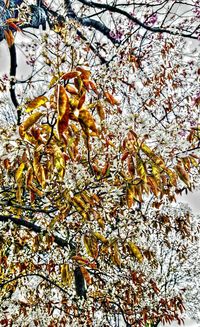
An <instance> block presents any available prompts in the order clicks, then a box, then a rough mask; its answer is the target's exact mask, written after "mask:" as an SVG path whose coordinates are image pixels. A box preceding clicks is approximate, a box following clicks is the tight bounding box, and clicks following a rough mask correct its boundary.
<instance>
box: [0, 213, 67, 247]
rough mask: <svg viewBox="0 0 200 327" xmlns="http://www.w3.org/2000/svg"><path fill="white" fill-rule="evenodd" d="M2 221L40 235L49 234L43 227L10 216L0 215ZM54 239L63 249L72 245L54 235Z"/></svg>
mask: <svg viewBox="0 0 200 327" xmlns="http://www.w3.org/2000/svg"><path fill="white" fill-rule="evenodd" d="M0 221H1V222H13V223H14V224H15V225H17V226H23V227H26V228H28V229H30V230H32V231H33V232H35V233H37V234H40V233H44V234H48V231H47V230H45V229H43V228H42V227H40V226H38V225H35V224H34V223H32V222H30V221H27V220H24V219H22V218H15V217H13V216H12V215H8V216H6V215H0ZM53 238H54V242H55V243H56V244H57V245H59V246H61V247H65V246H69V245H70V244H69V243H68V241H66V240H65V239H63V238H61V237H58V236H56V235H53Z"/></svg>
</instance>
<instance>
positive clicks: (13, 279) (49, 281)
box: [0, 273, 67, 293]
mask: <svg viewBox="0 0 200 327" xmlns="http://www.w3.org/2000/svg"><path fill="white" fill-rule="evenodd" d="M32 276H36V277H40V278H42V279H44V280H46V281H47V282H48V283H50V284H51V285H53V286H55V287H57V288H58V289H59V290H60V291H62V292H64V293H67V292H66V290H64V289H63V288H62V287H60V286H59V285H57V284H56V283H55V282H54V281H52V280H50V279H49V278H47V277H46V276H43V275H41V274H38V273H35V274H34V273H33V274H26V275H19V276H16V277H14V278H12V279H9V280H7V281H6V282H4V283H1V284H0V288H3V287H4V286H5V285H7V284H9V283H12V282H14V281H15V280H18V279H21V278H24V277H32Z"/></svg>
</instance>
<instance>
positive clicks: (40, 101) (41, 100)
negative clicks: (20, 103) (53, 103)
mask: <svg viewBox="0 0 200 327" xmlns="http://www.w3.org/2000/svg"><path fill="white" fill-rule="evenodd" d="M47 101H48V99H47V97H45V96H43V95H41V96H39V97H37V98H35V99H33V100H32V101H30V102H29V103H28V104H27V108H26V112H31V111H33V110H34V109H36V108H39V107H41V106H43V105H44V104H45V103H46V102H47Z"/></svg>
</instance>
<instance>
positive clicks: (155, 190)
mask: <svg viewBox="0 0 200 327" xmlns="http://www.w3.org/2000/svg"><path fill="white" fill-rule="evenodd" d="M147 184H148V185H149V187H150V190H151V191H152V192H153V193H154V195H155V196H158V195H159V193H160V190H159V188H158V184H157V181H156V178H155V177H153V176H148V177H147Z"/></svg>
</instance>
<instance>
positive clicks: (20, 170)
mask: <svg viewBox="0 0 200 327" xmlns="http://www.w3.org/2000/svg"><path fill="white" fill-rule="evenodd" d="M24 167H25V164H24V163H23V162H22V163H21V165H20V166H19V167H18V169H17V171H16V174H15V179H16V182H17V183H18V182H19V181H20V180H21V177H22V174H23V170H24Z"/></svg>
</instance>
